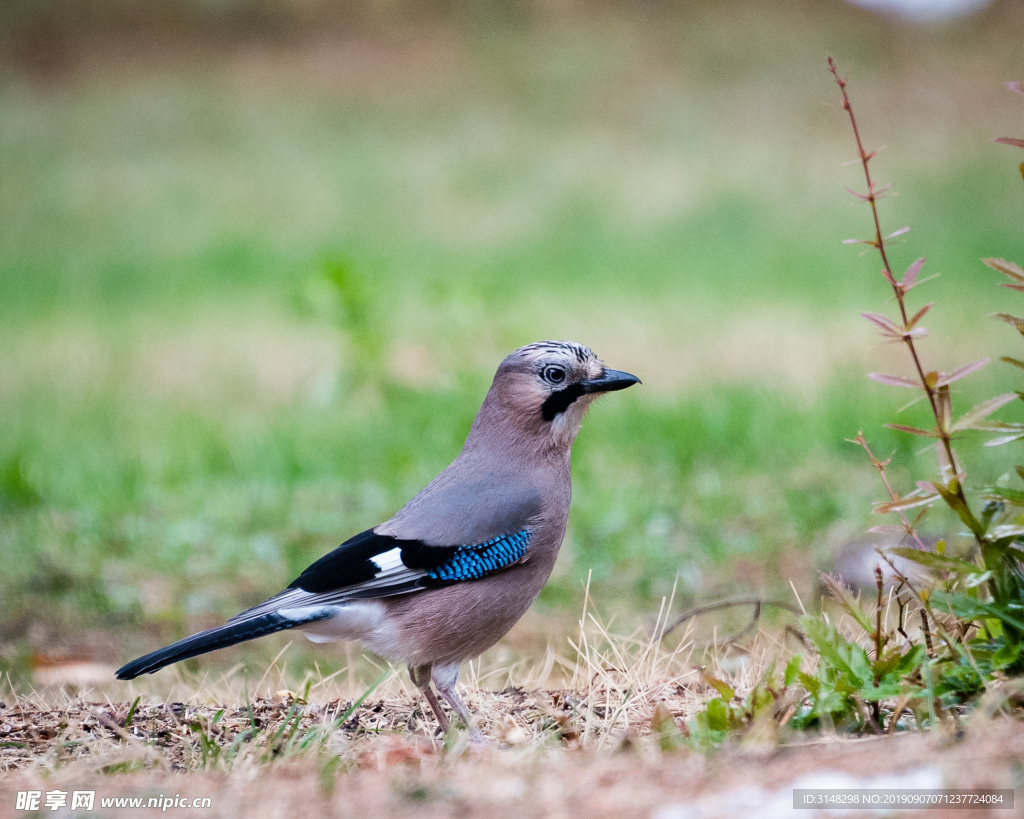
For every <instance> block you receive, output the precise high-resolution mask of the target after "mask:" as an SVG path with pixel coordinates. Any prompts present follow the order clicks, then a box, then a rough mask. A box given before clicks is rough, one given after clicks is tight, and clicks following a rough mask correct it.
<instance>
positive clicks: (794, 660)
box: [782, 654, 804, 688]
mask: <svg viewBox="0 0 1024 819" xmlns="http://www.w3.org/2000/svg"><path fill="white" fill-rule="evenodd" d="M803 661H804V658H803V655H801V654H794V655H793V656H792V657H791V658H790V660H789V662H788V663H786V671H785V673H784V674H783V676H782V682H783V683H784V684H785V686H786V688H790V687H791V686H792V685H793V683H794V682H796V680H797V677H798V676H799V674H800V667H801V666H802V665H803Z"/></svg>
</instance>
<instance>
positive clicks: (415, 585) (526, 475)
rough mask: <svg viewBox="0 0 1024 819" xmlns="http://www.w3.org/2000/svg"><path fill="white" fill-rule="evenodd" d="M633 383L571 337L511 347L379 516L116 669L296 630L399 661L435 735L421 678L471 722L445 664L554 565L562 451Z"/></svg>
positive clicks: (489, 633)
mask: <svg viewBox="0 0 1024 819" xmlns="http://www.w3.org/2000/svg"><path fill="white" fill-rule="evenodd" d="M639 383H641V382H640V379H639V378H637V377H636V376H635V375H631V374H630V373H627V372H622V371H620V370H613V369H609V368H607V367H605V366H604V364H603V363H602V362H601V360H600V359H599V358H598V357H597V356H596V355H595V354H594V352H593V351H592V350H591V349H590V348H589V347H585V346H583V345H581V344H576V343H573V342H566V341H542V342H536V343H533V344H527V345H526V346H525V347H520V348H519V349H518V350H516V351H515V352H513V353H512V354H510V355H509V356H507V357H506V358H505V359H504V360H503V361H502V362H501V364H500V365H499V366H498V369H497V372H496V373H495V376H494V380H493V382H492V384H491V386H490V389H489V390H488V391H487V394H486V396H485V398H484V401H483V404H482V405H481V407H480V410H479V412H478V413H477V415H476V418H475V419H474V421H473V424H472V426H471V427H470V430H469V434H468V435H467V436H466V441H465V444H464V445H463V448H462V451H461V452H460V453H459V454H458V456H457V457H456V458H455V460H454V461H452V463H451V464H450V465H449V466H448V467H446V468H445V469H444V470H443V471H442V472H441V473H440V474H439V475H438V476H437V477H436V478H434V480H432V481H431V482H430V483H429V484H428V485H427V486H426V487H425V488H424V489H423V490H422V491H420V492H419V493H418V494H417V495H416V496H415V497H413V498H412V500H410V501H409V502H408V503H407V504H406V505H405V506H403V507H402V508H401V509H400V510H399V511H398V512H397V513H396V514H395V515H394V516H393V517H392V518H390V519H389V520H386V521H384V522H383V523H381V524H379V525H378V526H375V527H373V528H372V529H367V530H366V531H364V532H361V533H360V534H357V535H355V536H354V537H352V538H350V539H349V540H346V541H345V542H344V543H342V544H341V545H340V546H338V547H337V548H336V549H334V550H333V551H331V552H328V553H327V554H325V555H324V556H323V557H321V558H320V559H319V560H317V561H315V562H314V563H312V564H311V565H310V566H309V567H308V568H306V569H305V571H303V572H302V573H301V574H300V575H299V576H298V577H297V578H296V579H295V580H294V581H293V582H292V583H291V584H290V585H289V586H288V588H286V589H285V590H284V591H282V592H280V593H279V594H276V595H275V596H273V597H271V598H270V599H269V600H266V601H264V602H263V603H260V604H258V605H256V606H253V607H252V608H249V609H247V610H246V611H243V612H241V613H240V614H238V615H236V616H235V617H232V618H231V619H230V620H228V621H227V622H226V623H225V624H224V625H222V626H218V627H215V628H211V629H207V630H206V631H201V632H198V633H197V634H193V635H191V636H189V637H185V638H184V639H182V640H179V641H178V642H176V643H173V644H171V645H169V646H166V647H164V648H161V649H159V650H157V651H154V652H151V653H150V654H146V655H145V656H143V657H140V658H138V659H136V660H133V661H132V662H130V663H128V664H126V665H125V666H123V667H122V668H120V669H118V671H117V672H116V676H117V678H118V679H120V680H131V679H134V678H136V677H138V676H139V675H141V674H152V673H153V672H155V671H158V670H159V669H161V668H163V667H165V666H167V665H171V664H173V663H177V662H180V661H181V660H185V659H188V658H190V657H196V656H198V655H201V654H206V653H207V652H210V651H215V650H217V649H221V648H225V647H227V646H231V645H235V644H237V643H241V642H244V641H246V640H251V639H254V638H256V637H261V636H263V635H265V634H272V633H274V632H278V631H284V630H286V629H298V630H300V631H301V632H304V633H305V635H306V636H307V637H308V638H309V639H310V640H312V641H314V642H330V641H334V640H354V641H358V642H360V643H362V645H363V646H364V647H365V648H367V649H369V650H370V651H372V652H373V653H375V654H377V655H379V656H381V657H384V658H386V659H388V660H392V661H396V662H401V663H404V664H405V665H406V666H407V668H408V672H409V677H410V679H411V680H412V682H413V684H414V685H415V686H416V688H417V689H418V690H419V691H420V693H421V694H422V695H423V697H424V698H425V699H426V700H427V702H428V704H429V705H430V708H431V710H432V711H433V712H434V715H435V716H436V718H437V722H438V725H439V727H440V729H441V731H442V732H443V733H444V734H447V733H448V731H449V729H450V721H449V719H448V716H447V714H445V712H444V710H443V708H442V707H441V704H440V701H439V700H438V698H437V696H436V695H435V694H434V691H433V690H432V688H431V682H433V685H434V687H435V688H436V689H437V691H438V693H440V695H441V696H442V697H443V698H444V699H445V700H446V701H447V702H448V704H449V706H450V707H451V709H452V710H453V711H454V712H455V714H456V715H457V716H458V717H459V719H460V720H461V721H462V723H463V724H464V725H465V726H467V727H471V726H472V721H471V717H470V714H469V711H468V710H467V708H466V706H465V704H464V703H463V702H462V700H461V698H460V697H459V695H458V693H457V691H456V682H457V680H458V675H459V666H460V664H461V663H462V662H464V661H466V660H469V659H473V658H475V657H477V656H479V655H480V654H482V653H483V652H484V651H486V650H487V649H488V648H490V647H491V646H493V645H494V644H495V643H496V642H498V640H499V639H501V637H503V636H504V635H505V634H506V633H507V632H508V631H509V629H511V628H512V626H513V625H515V623H516V622H517V621H518V620H519V619H520V618H521V617H522V616H523V614H525V613H526V610H527V609H528V608H529V606H530V605H531V604H532V603H533V601H534V600H535V599H536V597H537V595H538V594H539V593H540V591H541V589H542V588H543V587H544V585H545V583H546V582H547V580H548V577H549V576H550V574H551V570H552V569H553V568H554V565H555V559H556V558H557V557H558V552H559V548H560V547H561V545H562V540H563V538H564V536H565V530H566V524H567V522H568V518H569V502H570V497H571V478H570V452H571V449H572V445H573V442H574V441H575V440H576V436H577V433H578V432H579V429H580V424H581V423H582V421H583V417H584V414H585V413H586V411H587V408H588V407H589V406H590V404H591V403H592V402H593V401H594V400H595V399H596V398H597V397H599V396H600V395H602V394H604V393H607V392H613V391H616V390H622V389H625V388H627V387H631V386H633V385H634V384H639ZM473 730H476V729H475V728H473Z"/></svg>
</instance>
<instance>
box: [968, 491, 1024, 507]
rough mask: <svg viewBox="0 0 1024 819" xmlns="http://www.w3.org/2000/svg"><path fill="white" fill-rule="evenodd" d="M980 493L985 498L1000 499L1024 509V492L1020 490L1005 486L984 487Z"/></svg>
mask: <svg viewBox="0 0 1024 819" xmlns="http://www.w3.org/2000/svg"><path fill="white" fill-rule="evenodd" d="M978 491H979V492H981V494H982V496H983V497H986V498H999V499H1000V500H1004V501H1006V502H1007V503H1011V504H1013V505H1014V506H1021V507H1024V492H1021V491H1020V490H1019V489H1009V488H1007V487H1005V486H982V487H980V488H979V489H978Z"/></svg>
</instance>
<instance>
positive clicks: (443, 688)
mask: <svg viewBox="0 0 1024 819" xmlns="http://www.w3.org/2000/svg"><path fill="white" fill-rule="evenodd" d="M431 678H432V679H433V680H434V685H436V686H437V690H438V691H440V692H441V696H442V697H444V698H445V699H446V700H448V704H449V705H451V707H452V708H453V709H455V713H456V714H458V715H459V719H461V720H462V722H463V723H464V724H465V726H466V727H467V728H468V729H469V736H470V739H471V740H472V741H473V742H474V743H477V744H480V743H485V742H486V741H487V740H486V739H485V738H484V735H483V734H482V733H481V732H480V729H479V728H477V727H476V726H475V725H474V724H473V722H472V716H471V715H470V713H469V709H468V708H466V705H465V703H464V702H463V701H462V699H461V698H460V697H459V694H458V692H457V691H456V690H455V683H456V682H457V681H458V679H459V664H458V663H451V664H449V665H439V666H435V667H434V670H433V671H432V672H431Z"/></svg>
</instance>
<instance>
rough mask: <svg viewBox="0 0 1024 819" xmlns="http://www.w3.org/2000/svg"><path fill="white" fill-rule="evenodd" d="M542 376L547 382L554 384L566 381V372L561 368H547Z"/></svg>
mask: <svg viewBox="0 0 1024 819" xmlns="http://www.w3.org/2000/svg"><path fill="white" fill-rule="evenodd" d="M541 375H543V376H544V380H545V381H550V382H551V383H552V384H561V383H562V382H563V381H565V370H563V369H562V368H561V367H545V368H544V372H543V373H541Z"/></svg>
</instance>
